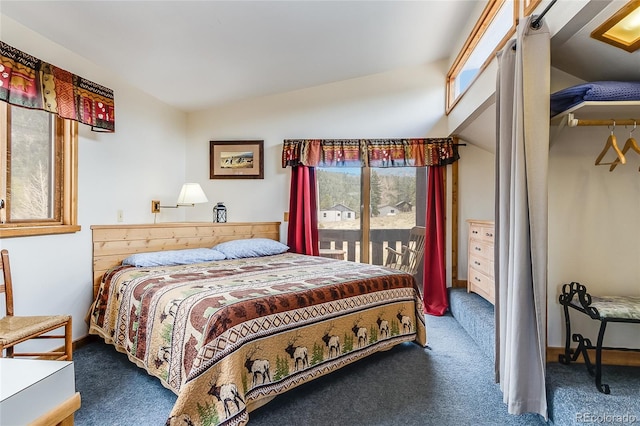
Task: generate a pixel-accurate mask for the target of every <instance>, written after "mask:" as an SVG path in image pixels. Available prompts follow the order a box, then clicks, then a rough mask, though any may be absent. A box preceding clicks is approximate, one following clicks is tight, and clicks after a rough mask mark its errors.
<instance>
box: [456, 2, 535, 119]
mask: <svg viewBox="0 0 640 426" xmlns="http://www.w3.org/2000/svg"><path fill="white" fill-rule="evenodd" d="M538 3H540V0H523V8H524V14H525V16H528V15H529V14H531V12H532V11H533V10H534V9H535V7H536V6H537V5H538ZM518 8H519V2H518V1H517V0H489V1H488V2H487V5H486V7H485V8H484V10H483V11H482V14H481V15H480V18H479V19H478V22H477V23H476V25H475V26H474V27H473V30H472V31H471V34H469V37H468V38H467V40H466V42H465V44H464V45H463V47H462V50H461V51H460V53H459V54H458V56H457V57H456V59H455V61H454V62H453V64H452V66H451V69H450V70H449V72H448V73H447V97H446V99H447V100H446V102H447V104H446V112H447V114H448V113H449V112H450V111H451V110H452V109H453V107H454V106H455V105H456V103H457V102H458V101H459V100H460V98H461V97H462V95H463V94H464V93H465V92H466V91H467V89H468V88H469V87H470V86H471V84H473V82H474V81H475V79H476V78H477V77H478V76H479V75H480V73H481V72H482V71H483V70H484V69H485V68H486V66H487V65H488V64H489V62H491V60H492V59H493V58H494V56H495V54H496V52H498V51H499V50H500V49H502V47H503V46H504V45H505V43H506V42H507V40H509V39H510V38H511V37H512V36H513V35H514V34H515V28H516V24H517V21H518Z"/></svg>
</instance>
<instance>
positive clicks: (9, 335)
mask: <svg viewBox="0 0 640 426" xmlns="http://www.w3.org/2000/svg"><path fill="white" fill-rule="evenodd" d="M0 257H1V258H2V259H1V261H0V269H2V276H3V277H4V283H2V284H0V293H4V295H5V311H6V312H5V316H4V317H3V318H0V355H1V356H3V357H5V356H6V357H7V358H13V357H38V358H43V359H55V360H66V361H71V359H72V329H71V316H70V315H50V316H28V317H27V316H15V315H14V314H13V286H12V282H11V268H10V266H9V252H8V251H7V250H2V251H1V252H0ZM62 327H64V334H46V335H45V333H49V332H51V331H54V330H57V329H60V328H62ZM29 339H64V350H57V351H52V352H23V353H17V352H14V346H15V345H17V344H19V343H22V342H25V341H27V340H29ZM5 352H6V355H5Z"/></svg>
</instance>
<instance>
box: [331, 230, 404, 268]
mask: <svg viewBox="0 0 640 426" xmlns="http://www.w3.org/2000/svg"><path fill="white" fill-rule="evenodd" d="M361 235H362V231H360V230H358V229H319V230H318V237H319V239H320V249H338V250H343V251H344V252H345V257H344V259H345V260H351V261H355V262H360V259H361V256H360V250H361V247H360V239H361ZM369 235H370V242H369V263H372V264H374V265H384V262H385V260H386V256H387V250H385V247H388V246H389V247H391V248H394V249H396V250H400V249H401V247H402V244H406V242H407V240H408V239H409V230H408V229H372V230H371V231H369Z"/></svg>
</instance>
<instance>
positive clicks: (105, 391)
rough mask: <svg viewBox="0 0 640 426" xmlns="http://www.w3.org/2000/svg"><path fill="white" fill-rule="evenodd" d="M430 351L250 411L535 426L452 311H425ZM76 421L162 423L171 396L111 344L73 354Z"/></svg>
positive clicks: (379, 359) (284, 417)
mask: <svg viewBox="0 0 640 426" xmlns="http://www.w3.org/2000/svg"><path fill="white" fill-rule="evenodd" d="M427 333H428V338H429V342H430V345H429V348H426V349H425V348H421V347H419V346H417V345H415V344H410V343H408V344H403V345H400V346H397V347H395V348H394V349H391V350H389V351H387V352H383V353H379V354H376V355H374V356H371V357H369V358H367V359H365V360H361V361H359V362H357V363H355V364H352V365H351V366H348V367H345V368H343V369H342V370H341V372H338V373H335V374H333V375H329V376H325V377H323V378H320V379H318V380H316V381H314V382H312V383H308V384H306V385H302V386H300V387H298V388H296V389H293V390H292V391H290V392H288V393H286V394H284V395H281V396H279V397H277V398H276V399H274V400H273V401H271V402H270V403H269V404H267V405H265V406H264V407H262V408H259V409H258V410H256V411H254V412H252V413H251V414H250V415H249V418H250V420H249V424H250V425H252V426H260V425H274V426H275V425H278V426H284V425H294V424H295V425H309V426H312V425H322V426H328V425H336V426H337V425H340V426H342V425H372V426H373V425H380V426H382V425H389V426H392V425H393V426H398V425H403V426H410V425H420V426H425V425H541V424H544V421H543V420H542V418H541V417H540V416H537V415H534V414H526V415H523V416H512V415H509V414H507V410H506V406H505V404H503V402H502V393H501V392H500V389H499V387H498V385H496V384H495V383H494V381H493V363H492V362H491V361H490V360H489V359H488V358H487V357H486V356H485V355H484V354H483V353H482V352H481V351H480V349H479V348H478V346H477V345H476V344H475V343H473V341H472V340H471V339H470V338H469V336H468V335H467V333H466V332H465V331H464V330H463V329H462V328H461V327H460V325H459V324H458V322H457V321H456V320H455V319H454V318H453V317H452V316H450V315H447V316H444V317H431V316H427ZM74 361H75V370H76V387H77V389H78V391H79V392H80V394H81V397H82V406H81V408H80V410H79V411H78V412H77V413H76V416H75V421H76V423H75V424H76V425H78V426H84V425H100V426H112V425H113V426H115V425H123V426H124V425H127V426H129V425H162V424H164V422H165V420H166V418H167V417H168V415H169V412H170V411H171V407H172V406H173V403H174V402H175V399H176V397H175V395H174V394H173V393H172V392H171V391H169V390H167V389H165V388H163V387H162V385H161V384H160V382H159V381H158V380H156V379H155V378H153V377H150V376H148V375H147V373H146V372H145V371H143V370H141V369H139V368H138V367H136V366H135V365H133V364H132V363H130V362H129V361H128V360H127V358H126V356H125V355H123V354H121V353H118V352H116V351H115V350H114V349H113V348H112V347H111V346H107V345H105V344H103V343H100V342H94V343H91V344H88V345H86V346H83V347H81V348H80V349H78V350H77V351H76V352H75V353H74Z"/></svg>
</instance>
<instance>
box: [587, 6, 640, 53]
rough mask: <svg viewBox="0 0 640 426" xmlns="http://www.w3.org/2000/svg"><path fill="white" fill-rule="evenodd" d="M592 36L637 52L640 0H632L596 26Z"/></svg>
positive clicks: (639, 43) (639, 41) (639, 46)
mask: <svg viewBox="0 0 640 426" xmlns="http://www.w3.org/2000/svg"><path fill="white" fill-rule="evenodd" d="M591 37H593V38H595V39H596V40H600V41H603V42H605V43H608V44H610V45H612V46H616V47H619V48H620V49H624V50H626V51H627V52H635V51H636V50H638V49H640V0H632V1H630V2H629V3H627V4H626V5H625V6H624V7H623V8H622V9H620V10H619V11H617V12H616V13H615V14H614V15H613V16H612V17H611V18H609V19H607V21H606V22H604V23H603V24H602V25H600V26H599V27H598V28H596V29H595V30H594V31H593V32H592V33H591Z"/></svg>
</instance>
